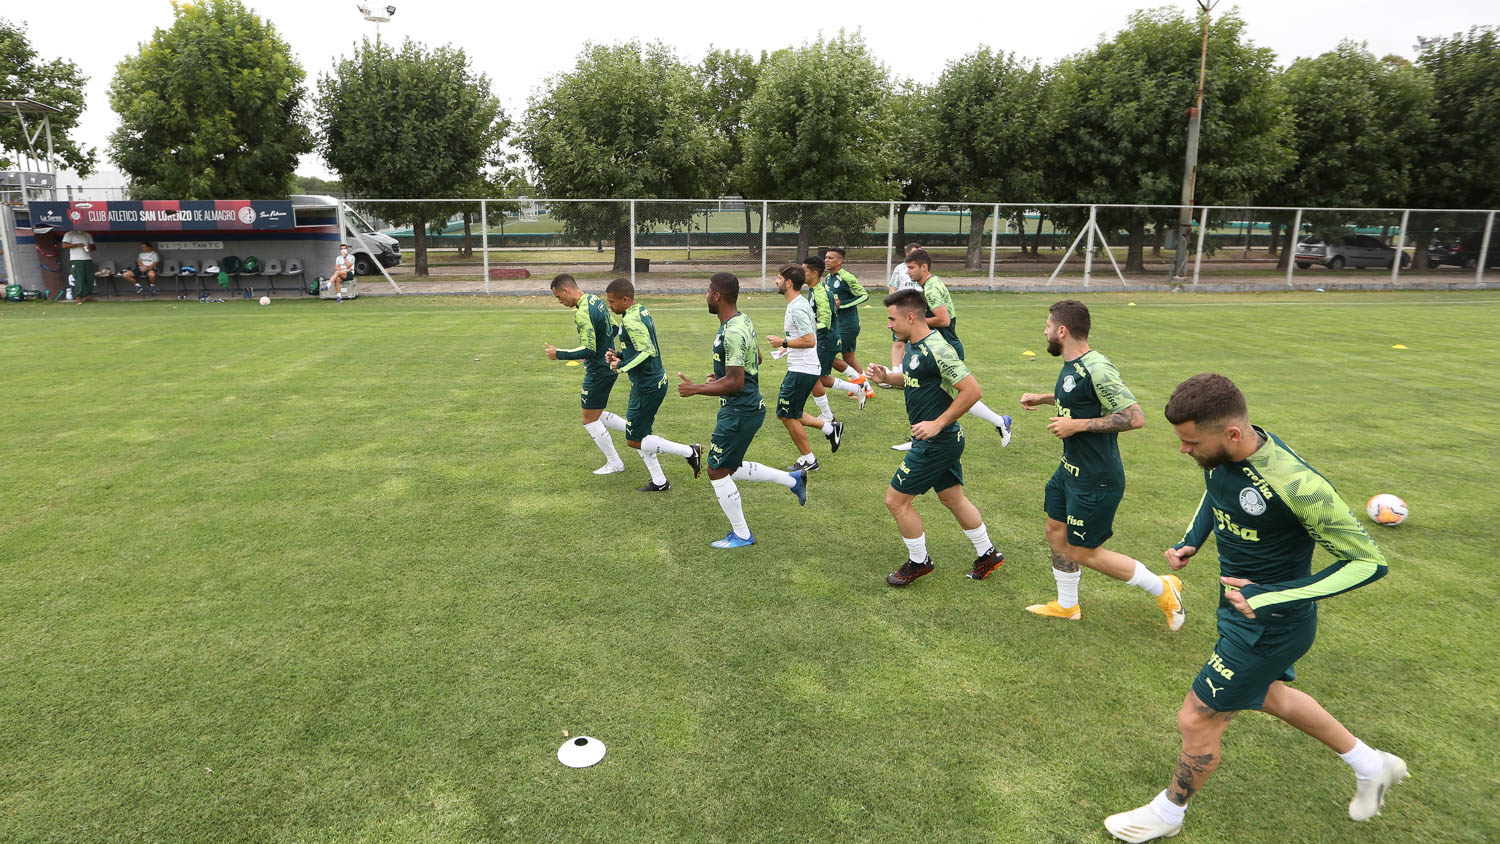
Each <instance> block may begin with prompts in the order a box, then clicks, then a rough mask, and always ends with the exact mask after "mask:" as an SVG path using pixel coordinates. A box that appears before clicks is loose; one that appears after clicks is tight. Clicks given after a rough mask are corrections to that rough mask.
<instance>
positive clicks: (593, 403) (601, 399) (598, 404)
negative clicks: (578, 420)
mask: <svg viewBox="0 0 1500 844" xmlns="http://www.w3.org/2000/svg"><path fill="white" fill-rule="evenodd" d="M585 365H587V364H585ZM619 377H620V376H619V375H616V374H615V373H613V372H610V371H609V370H608V369H594V368H592V367H590V368H589V369H586V370H584V373H583V388H582V389H581V390H580V392H579V395H578V400H579V403H581V404H582V405H583V409H584V410H603V409H604V406H605V405H607V404H609V391H610V390H613V389H614V388H615V381H616V380H618V379H619Z"/></svg>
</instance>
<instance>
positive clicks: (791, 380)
mask: <svg viewBox="0 0 1500 844" xmlns="http://www.w3.org/2000/svg"><path fill="white" fill-rule="evenodd" d="M816 386H818V376H816V375H812V374H810V373H807V372H788V373H787V374H786V377H785V378H782V379H781V393H780V394H779V395H777V397H776V418H778V419H801V418H802V412H803V410H804V409H805V408H806V407H807V397H808V396H810V395H812V391H813V388H814V387H816Z"/></svg>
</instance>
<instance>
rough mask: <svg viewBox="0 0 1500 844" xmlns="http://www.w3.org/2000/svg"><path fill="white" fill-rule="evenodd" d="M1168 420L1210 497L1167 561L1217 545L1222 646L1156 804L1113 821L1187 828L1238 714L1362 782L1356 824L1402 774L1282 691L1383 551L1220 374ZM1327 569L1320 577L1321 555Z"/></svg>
mask: <svg viewBox="0 0 1500 844" xmlns="http://www.w3.org/2000/svg"><path fill="white" fill-rule="evenodd" d="M1166 416H1167V421H1168V422H1171V423H1172V427H1173V428H1175V429H1176V433H1177V439H1178V440H1179V441H1180V442H1181V446H1180V447H1179V449H1178V450H1179V451H1181V452H1182V453H1184V454H1190V455H1192V457H1193V460H1195V461H1196V462H1197V463H1198V465H1199V466H1201V467H1202V468H1203V481H1204V484H1205V486H1206V487H1207V490H1206V491H1205V492H1204V494H1203V499H1202V501H1201V502H1199V504H1198V513H1197V515H1196V516H1195V517H1194V518H1193V522H1192V525H1191V526H1190V527H1189V528H1188V531H1187V535H1185V536H1184V537H1183V538H1182V541H1181V542H1179V543H1177V544H1176V545H1174V546H1173V547H1172V548H1171V549H1169V550H1168V551H1167V552H1166V557H1167V562H1168V563H1170V564H1171V566H1172V568H1174V569H1180V568H1182V567H1183V566H1185V565H1187V564H1188V561H1189V560H1190V559H1191V558H1192V557H1193V555H1194V554H1196V553H1197V552H1198V550H1199V549H1200V548H1202V547H1203V543H1204V541H1205V540H1207V539H1208V536H1209V533H1210V532H1212V533H1213V535H1214V536H1215V537H1216V539H1217V541H1218V546H1219V547H1218V553H1219V571H1220V575H1221V576H1220V577H1219V580H1220V581H1221V582H1222V583H1223V584H1224V592H1223V594H1222V595H1221V596H1220V597H1219V613H1218V616H1219V625H1218V626H1219V640H1218V643H1217V644H1215V645H1214V650H1213V654H1212V655H1211V656H1210V657H1209V658H1208V662H1207V663H1206V664H1205V665H1204V666H1203V668H1202V669H1201V670H1200V671H1199V672H1198V676H1197V677H1196V678H1195V679H1194V680H1193V685H1192V688H1191V689H1190V690H1189V691H1188V693H1187V697H1186V698H1185V699H1184V700H1183V702H1182V709H1181V710H1180V711H1179V712H1178V713H1177V726H1178V729H1179V730H1180V731H1181V733H1182V755H1181V756H1180V757H1179V758H1178V761H1177V771H1176V773H1174V774H1173V776H1172V778H1171V780H1170V781H1169V783H1168V785H1167V788H1166V789H1165V790H1163V791H1162V792H1161V793H1159V794H1157V795H1156V798H1155V799H1153V800H1152V801H1151V802H1150V803H1148V804H1146V805H1144V806H1141V807H1140V808H1137V809H1133V810H1131V811H1129V812H1121V813H1120V814H1117V815H1110V816H1109V817H1108V818H1106V819H1105V821H1104V826H1105V828H1106V829H1108V830H1109V831H1110V832H1111V833H1113V834H1114V836H1115V837H1116V838H1119V839H1121V840H1123V841H1150V840H1152V839H1154V838H1163V837H1169V836H1173V835H1176V834H1177V833H1178V832H1179V831H1181V829H1182V820H1183V815H1184V813H1185V812H1186V811H1187V806H1188V801H1189V800H1190V799H1192V797H1193V795H1194V794H1196V793H1197V792H1198V790H1199V789H1201V788H1202V787H1203V784H1204V783H1205V782H1207V780H1208V778H1209V776H1210V775H1211V774H1213V772H1214V769H1216V768H1218V766H1219V741H1220V738H1221V737H1222V736H1223V734H1224V729H1225V728H1226V727H1228V726H1229V722H1230V720H1231V719H1233V718H1234V716H1235V715H1236V714H1237V713H1239V712H1240V711H1241V710H1245V709H1259V710H1260V711H1262V712H1266V713H1268V714H1270V715H1274V716H1276V717H1277V718H1280V719H1281V720H1283V721H1285V722H1286V723H1288V724H1290V725H1292V726H1293V727H1296V728H1297V729H1299V730H1301V731H1302V732H1304V733H1307V734H1308V735H1310V736H1312V737H1313V738H1315V739H1317V740H1318V741H1321V742H1323V743H1324V744H1326V745H1328V746H1329V747H1330V748H1332V749H1333V750H1334V752H1336V753H1338V754H1339V757H1340V758H1341V759H1343V760H1344V761H1345V762H1347V763H1348V764H1349V766H1350V767H1352V768H1353V769H1354V776H1355V788H1354V798H1353V799H1352V800H1350V801H1349V818H1350V819H1351V820H1355V821H1365V820H1369V819H1370V818H1372V817H1374V816H1375V815H1376V813H1378V812H1379V811H1380V807H1381V805H1382V803H1383V802H1384V800H1385V793H1386V791H1387V790H1388V789H1389V788H1390V787H1391V786H1394V785H1396V784H1397V783H1400V782H1401V781H1402V780H1404V779H1405V778H1406V774H1407V768H1406V762H1405V761H1404V760H1402V759H1401V758H1400V757H1399V756H1395V755H1393V754H1390V753H1386V752H1385V751H1382V750H1376V749H1374V748H1372V747H1370V746H1369V745H1367V744H1365V743H1364V742H1363V741H1360V740H1359V739H1358V738H1356V737H1355V736H1354V734H1353V733H1351V732H1349V730H1348V729H1347V728H1346V727H1344V725H1343V724H1341V723H1339V722H1338V720H1337V719H1335V718H1334V717H1333V716H1332V715H1330V714H1328V712H1327V711H1326V710H1324V709H1323V707H1322V706H1321V705H1320V704H1319V703H1318V702H1317V701H1316V700H1314V699H1313V698H1312V697H1311V696H1310V695H1308V694H1306V693H1305V692H1300V691H1296V690H1294V689H1293V688H1292V687H1290V686H1288V685H1287V683H1288V682H1290V681H1291V680H1292V679H1294V677H1295V673H1294V671H1293V664H1294V663H1295V662H1296V661H1297V660H1298V659H1299V658H1300V657H1301V656H1302V655H1303V654H1305V653H1307V651H1308V649H1309V648H1311V647H1312V643H1313V638H1314V637H1315V636H1316V634H1317V625H1318V606H1317V603H1316V602H1317V601H1319V600H1322V599H1324V598H1331V597H1333V596H1334V595H1338V594H1341V593H1343V592H1348V591H1349V590H1351V589H1358V588H1359V587H1361V586H1365V585H1367V584H1369V583H1371V582H1373V581H1375V580H1378V579H1380V578H1381V577H1383V576H1384V575H1385V573H1386V563H1385V558H1384V557H1383V556H1381V554H1380V549H1379V548H1377V547H1375V543H1374V542H1373V541H1372V540H1371V539H1370V536H1369V534H1367V533H1365V531H1364V528H1362V527H1360V524H1359V520H1358V519H1356V518H1355V517H1354V514H1353V513H1352V512H1350V510H1349V507H1348V505H1346V504H1345V503H1344V501H1343V499H1341V498H1339V494H1338V492H1337V491H1335V490H1334V488H1333V485H1332V484H1330V483H1329V482H1328V481H1327V480H1326V479H1325V478H1324V477H1323V476H1322V475H1321V474H1319V473H1318V471H1317V470H1316V469H1314V468H1313V467H1312V466H1310V465H1308V463H1307V462H1306V461H1305V460H1303V459H1302V458H1301V457H1299V456H1298V455H1297V453H1296V452H1294V451H1292V450H1291V449H1290V448H1288V447H1287V445H1286V443H1284V442H1282V441H1281V440H1280V438H1278V437H1277V436H1276V435H1275V434H1271V433H1268V432H1266V431H1265V430H1263V429H1261V428H1258V427H1256V426H1254V425H1252V424H1250V414H1249V411H1248V410H1247V409H1246V406H1245V396H1244V394H1243V393H1241V392H1240V391H1239V388H1237V387H1236V386H1235V385H1234V382H1233V381H1230V380H1229V379H1228V378H1225V377H1224V376H1222V375H1213V374H1209V373H1204V374H1201V375H1194V376H1193V377H1192V378H1189V379H1187V380H1186V381H1184V382H1182V383H1181V384H1178V385H1177V389H1176V390H1175V391H1174V392H1173V393H1172V398H1171V400H1169V401H1168V402H1167V408H1166ZM1315 545H1321V546H1323V548H1324V549H1325V550H1327V551H1328V552H1329V553H1331V554H1332V555H1333V556H1334V558H1335V562H1334V563H1333V565H1330V566H1328V567H1327V568H1325V569H1323V570H1321V571H1319V572H1317V573H1316V574H1314V573H1313V572H1312V555H1313V547H1314V546H1315Z"/></svg>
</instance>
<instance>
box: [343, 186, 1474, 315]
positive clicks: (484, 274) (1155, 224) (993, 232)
mask: <svg viewBox="0 0 1500 844" xmlns="http://www.w3.org/2000/svg"><path fill="white" fill-rule="evenodd" d="M345 207H346V211H348V212H352V213H346V214H345V215H344V216H345V223H346V226H347V231H346V234H348V235H351V236H353V235H356V234H357V235H360V236H363V237H364V239H365V240H366V241H370V242H369V243H363V244H361V245H358V246H357V247H356V248H357V249H361V250H363V251H364V252H367V253H369V254H368V255H366V257H367V266H366V267H365V269H366V270H368V272H366V273H365V274H366V275H367V276H369V275H371V274H374V273H383V274H384V275H386V276H387V277H388V278H389V280H390V285H389V287H386V286H385V285H367V286H366V287H365V289H366V290H369V291H370V292H372V293H379V292H386V291H390V292H400V293H510V294H520V293H526V294H532V293H543V292H546V290H547V287H548V284H549V283H550V281H551V280H552V278H553V277H554V276H556V275H558V274H560V273H568V274H571V275H572V276H574V277H575V278H576V279H578V280H579V281H581V282H591V283H593V285H594V286H602V285H603V283H605V282H607V281H608V280H609V279H613V278H616V277H622V276H623V277H626V278H631V279H632V280H633V281H634V282H635V283H636V285H637V286H638V287H640V288H641V289H643V290H646V291H651V292H658V293H666V292H697V291H701V290H703V289H704V287H705V286H706V283H707V281H708V279H709V277H711V276H712V275H713V274H714V273H717V272H726V271H727V272H732V273H734V274H735V275H737V276H739V278H740V281H741V284H742V285H743V286H745V287H746V288H749V289H752V290H754V289H767V288H770V287H771V286H773V284H774V280H775V277H776V273H777V270H778V269H779V268H780V267H782V266H783V265H785V264H788V263H793V262H796V261H799V260H800V259H801V258H802V257H804V256H806V255H808V254H820V253H821V252H822V251H823V250H825V249H827V248H828V247H830V246H840V247H843V248H844V249H845V250H846V252H847V256H846V260H845V265H846V266H847V267H848V268H849V269H850V270H851V271H853V272H854V273H855V274H856V275H857V276H859V277H860V278H861V279H862V280H863V281H864V282H865V285H866V287H868V288H871V289H872V290H878V289H881V288H883V287H884V286H885V284H886V283H887V282H888V280H889V279H890V276H891V271H892V269H893V268H894V267H895V266H896V265H897V264H899V263H901V262H902V260H903V255H904V251H903V247H904V246H906V245H908V244H913V243H915V244H920V245H921V246H922V247H923V248H924V249H926V250H927V252H928V253H929V254H930V255H931V256H932V258H933V262H934V271H935V272H937V273H938V274H939V275H941V276H943V277H944V278H945V279H947V281H948V284H949V285H950V286H951V287H955V288H980V289H1004V290H1028V289H1043V288H1048V287H1051V288H1055V289H1060V290H1073V289H1079V288H1092V287H1095V286H1099V287H1103V288H1106V289H1107V288H1109V287H1115V288H1121V287H1123V288H1125V289H1133V288H1145V289H1153V288H1165V287H1196V288H1198V289H1203V290H1225V289H1235V290H1238V289H1273V288H1286V287H1305V288H1334V287H1341V288H1358V289H1372V288H1387V287H1472V286H1477V285H1482V284H1484V283H1485V278H1486V273H1487V271H1489V270H1493V268H1495V267H1496V266H1500V254H1497V253H1500V243H1492V242H1491V241H1492V234H1493V229H1494V217H1495V212H1494V211H1492V210H1472V209H1471V210H1441V209H1439V210H1432V209H1336V208H1291V207H1278V208H1268V207H1221V206H1213V207H1199V208H1195V209H1194V214H1193V220H1194V224H1193V228H1192V231H1191V232H1190V233H1189V234H1188V236H1187V237H1186V238H1181V237H1179V236H1178V231H1177V216H1178V208H1177V207H1176V206H1150V205H1135V206H1126V205H1082V204H1018V203H968V204H965V203H941V204H938V203H899V202H822V201H819V202H811V201H798V202H793V201H782V200H775V201H771V200H743V199H739V198H735V197H729V198H721V199H701V200H656V199H637V200H560V199H530V198H524V197H523V198H515V199H466V200H364V199H360V200H346V201H345ZM419 221H420V223H419ZM1294 233H1295V234H1294ZM381 236H384V237H385V238H392V239H394V243H395V244H399V253H396V252H394V251H390V252H387V253H386V254H385V255H384V257H383V258H381V257H380V256H377V255H375V254H374V252H375V251H376V250H377V249H378V248H380V247H379V245H378V244H376V243H374V241H376V240H379V239H380V237H381ZM1179 249H1182V250H1185V254H1184V255H1183V258H1184V260H1183V261H1182V263H1181V266H1182V270H1181V274H1180V275H1177V276H1175V277H1174V276H1173V275H1172V272H1173V267H1174V260H1175V259H1176V258H1177V257H1178V250H1179ZM422 253H425V260H424V256H423V254H422ZM397 254H399V262H394V259H395V258H396V255H397ZM1397 256H1399V258H1398V257H1397ZM376 264H379V265H381V266H376ZM1490 275H1491V276H1493V273H1490ZM586 286H587V285H586Z"/></svg>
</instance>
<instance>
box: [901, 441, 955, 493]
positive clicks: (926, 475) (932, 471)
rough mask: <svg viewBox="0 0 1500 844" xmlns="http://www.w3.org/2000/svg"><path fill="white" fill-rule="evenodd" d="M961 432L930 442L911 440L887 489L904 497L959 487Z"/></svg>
mask: <svg viewBox="0 0 1500 844" xmlns="http://www.w3.org/2000/svg"><path fill="white" fill-rule="evenodd" d="M963 454H964V432H963V431H962V430H960V431H958V432H956V433H952V434H940V435H938V436H937V437H936V438H934V439H930V440H912V443H911V451H908V452H907V453H906V457H905V459H903V460H902V461H901V466H900V467H899V468H897V469H896V474H895V475H894V476H893V477H892V478H891V489H894V490H895V491H897V492H901V493H905V494H907V495H921V494H922V493H924V492H926V491H927V490H929V489H930V490H932V491H934V492H942V491H943V490H945V489H947V488H948V487H950V486H962V485H963V482H964V466H963V462H962V460H960V458H961V457H963Z"/></svg>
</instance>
